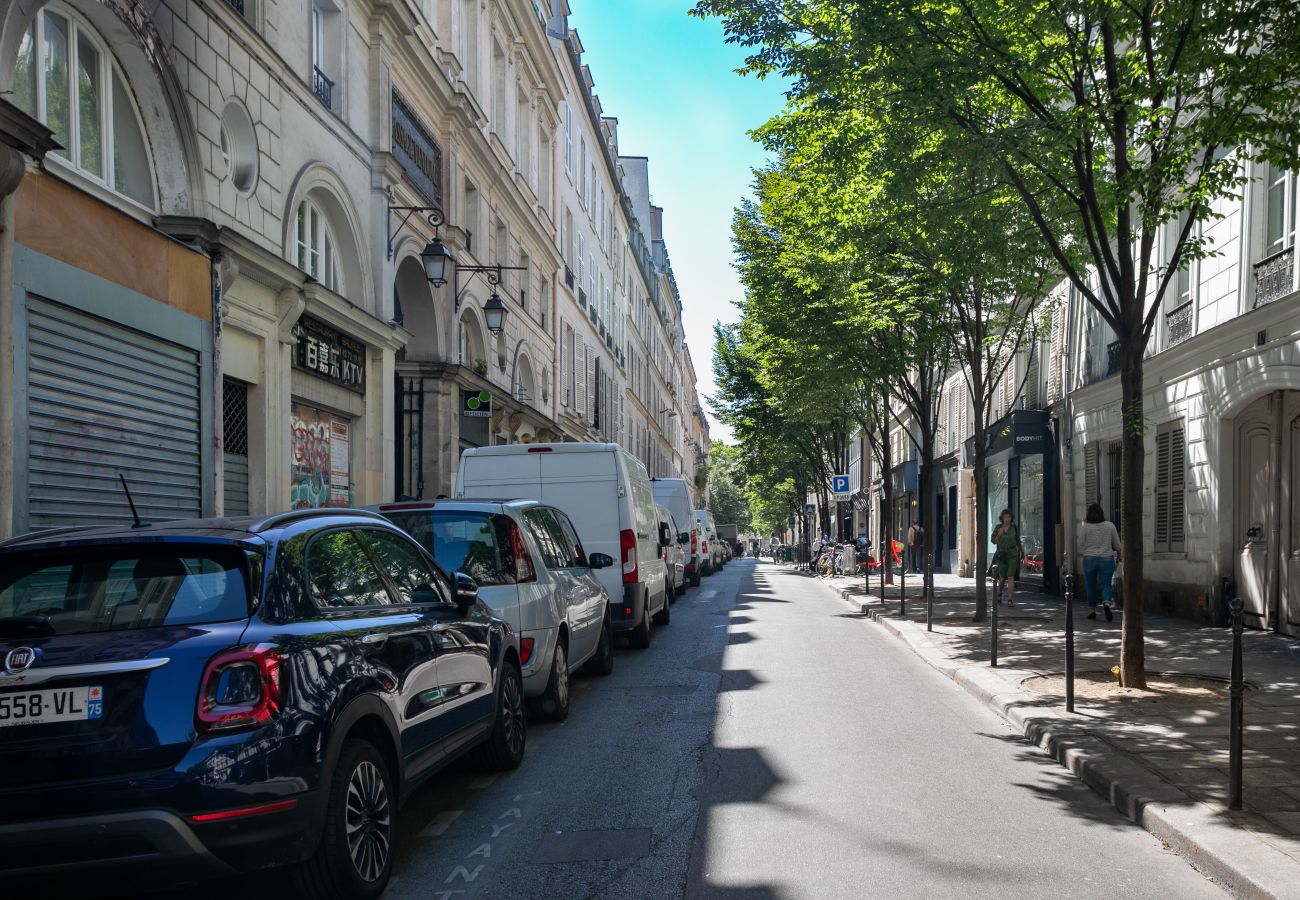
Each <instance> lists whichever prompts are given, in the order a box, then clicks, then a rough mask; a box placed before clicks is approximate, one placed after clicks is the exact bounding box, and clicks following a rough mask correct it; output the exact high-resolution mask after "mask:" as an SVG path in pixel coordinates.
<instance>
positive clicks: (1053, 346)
mask: <svg viewBox="0 0 1300 900" xmlns="http://www.w3.org/2000/svg"><path fill="white" fill-rule="evenodd" d="M1065 313H1066V308H1065V307H1061V308H1059V309H1056V310H1054V311H1053V313H1052V337H1051V341H1050V343H1049V344H1048V353H1049V356H1048V357H1047V358H1048V360H1049V362H1048V366H1049V368H1048V374H1047V402H1049V403H1052V402H1054V401H1056V400H1060V399H1061V397H1062V396H1063V384H1062V382H1063V380H1064V375H1065Z"/></svg>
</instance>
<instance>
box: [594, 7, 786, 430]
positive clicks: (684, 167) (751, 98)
mask: <svg viewBox="0 0 1300 900" xmlns="http://www.w3.org/2000/svg"><path fill="white" fill-rule="evenodd" d="M693 6H694V2H693V0H569V7H570V9H571V10H572V12H573V14H572V16H570V18H569V25H570V27H572V28H576V29H577V30H578V34H579V35H580V36H581V38H582V43H583V46H584V48H585V50H586V52H585V56H584V59H585V61H586V63H587V64H588V65H589V66H590V67H591V74H592V77H593V78H594V80H595V82H596V93H597V94H599V96H600V102H601V106H602V107H603V108H604V111H605V114H606V115H611V116H615V117H616V118H617V119H618V120H619V149H620V151H621V152H622V153H624V154H625V155H628V156H648V157H649V158H650V190H651V193H652V195H653V197H654V201H655V203H656V204H658V205H659V206H662V207H663V208H664V236H665V239H666V240H667V242H668V252H669V254H671V256H672V261H673V273H674V274H675V275H676V277H677V287H678V288H679V289H680V291H681V295H682V317H683V321H684V323H685V327H686V340H687V343H688V344H689V345H690V348H691V357H692V358H693V359H694V360H695V371H696V376H697V377H698V379H699V385H698V387H699V391H700V394H701V395H702V396H703V395H705V394H711V393H712V392H713V323H714V322H716V321H718V320H722V321H724V322H726V321H732V320H733V319H735V318H736V314H737V310H736V308H735V307H734V306H733V305H732V303H733V302H734V301H735V300H737V299H739V297H740V295H741V288H740V282H739V280H738V278H737V276H736V271H735V269H733V268H732V260H733V256H732V249H731V215H732V211H733V210H734V209H735V207H736V205H737V204H738V203H739V202H740V200H741V199H742V198H744V197H745V196H747V195H748V194H749V192H750V173H751V171H752V170H753V169H754V168H755V167H757V166H759V165H761V164H762V162H763V159H764V155H763V151H762V150H761V149H760V148H759V147H758V146H757V145H756V144H755V143H754V142H753V141H752V140H751V139H750V137H749V134H748V132H749V130H750V129H752V128H754V127H756V126H758V125H761V124H762V123H763V122H765V121H766V120H767V119H768V118H770V117H771V116H772V115H774V114H775V113H776V112H777V111H778V110H779V109H780V107H781V104H782V103H783V102H784V96H783V94H782V89H783V85H782V84H781V83H780V82H778V81H775V80H772V79H768V80H765V81H759V80H758V79H756V78H752V77H742V76H740V75H737V74H735V69H736V68H737V67H739V66H740V65H741V64H742V63H743V61H744V57H745V53H744V51H743V50H742V49H741V48H738V47H735V46H729V45H727V44H726V43H725V42H724V40H723V34H722V26H721V24H720V22H719V21H718V20H716V19H709V20H704V21H701V20H699V19H693V18H689V17H688V16H687V15H686V13H687V11H688V10H690V9H691V7H693ZM710 425H711V428H710V433H711V434H712V436H713V438H714V439H715V440H717V439H719V438H721V439H723V440H726V439H728V438H729V437H730V435H729V433H728V431H727V429H726V428H725V426H723V425H721V424H720V423H718V422H716V421H711V423H710Z"/></svg>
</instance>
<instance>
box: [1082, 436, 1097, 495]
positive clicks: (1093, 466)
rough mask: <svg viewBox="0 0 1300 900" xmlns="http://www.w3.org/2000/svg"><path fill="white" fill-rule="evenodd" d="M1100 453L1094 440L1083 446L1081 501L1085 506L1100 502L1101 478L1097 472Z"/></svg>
mask: <svg viewBox="0 0 1300 900" xmlns="http://www.w3.org/2000/svg"><path fill="white" fill-rule="evenodd" d="M1099 456H1100V454H1099V453H1098V448H1097V444H1096V442H1095V441H1094V442H1093V443H1091V444H1088V445H1087V446H1086V447H1084V448H1083V503H1084V506H1087V505H1089V504H1092V503H1100V502H1101V478H1100V477H1099V476H1098V472H1097V462H1098V457H1099Z"/></svg>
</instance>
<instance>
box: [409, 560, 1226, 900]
mask: <svg viewBox="0 0 1300 900" xmlns="http://www.w3.org/2000/svg"><path fill="white" fill-rule="evenodd" d="M400 825H401V834H400V838H399V841H400V843H399V846H400V851H399V853H400V858H399V860H398V863H397V869H396V874H395V877H394V879H393V881H392V885H391V887H390V889H389V892H388V895H387V896H389V897H392V898H421V900H473V898H489V897H491V898H510V900H525V898H548V900H549V898H556V900H570V898H573V900H580V898H591V900H615V898H692V900H694V898H747V900H748V898H753V900H763V898H864V897H872V898H875V897H880V898H907V897H917V898H926V900H935V898H944V897H954V898H957V897H960V898H981V897H989V898H997V900H1007V898H1018V897H1025V898H1043V897H1052V896H1060V897H1071V898H1076V897H1077V898H1093V897H1095V898H1105V900H1115V898H1126V900H1128V898H1148V897H1149V898H1164V897H1169V898H1203V897H1222V896H1224V894H1223V893H1222V892H1221V891H1219V889H1218V888H1217V887H1215V886H1214V885H1213V884H1212V883H1210V882H1208V881H1207V880H1205V879H1204V878H1203V877H1202V876H1201V875H1200V874H1198V873H1197V872H1196V871H1195V870H1194V869H1193V868H1192V867H1191V866H1189V865H1188V864H1187V863H1186V862H1185V861H1183V860H1182V859H1180V858H1179V857H1177V856H1175V855H1173V854H1171V853H1169V852H1168V851H1165V850H1164V849H1162V847H1161V845H1160V843H1159V842H1158V841H1156V840H1155V839H1154V838H1152V837H1151V836H1150V835H1148V834H1146V833H1144V832H1143V831H1141V830H1140V829H1137V828H1135V827H1134V826H1132V825H1130V824H1129V823H1128V822H1126V821H1125V820H1123V819H1121V818H1120V817H1119V815H1118V814H1117V813H1115V812H1114V811H1113V810H1112V809H1111V808H1110V807H1109V806H1107V805H1106V804H1105V803H1103V802H1102V801H1101V800H1100V799H1099V798H1098V797H1096V795H1094V794H1093V793H1092V792H1091V791H1090V790H1088V789H1087V788H1085V787H1083V786H1082V785H1081V784H1080V783H1079V782H1078V781H1076V780H1075V779H1074V778H1073V777H1071V776H1069V775H1068V774H1067V773H1065V772H1064V770H1062V769H1060V768H1059V767H1057V766H1056V765H1055V763H1053V762H1051V761H1050V760H1048V759H1047V758H1046V757H1043V756H1041V755H1039V754H1038V753H1037V752H1036V751H1034V750H1032V749H1031V748H1030V747H1029V746H1028V745H1026V744H1025V743H1023V742H1021V741H1020V740H1018V739H1017V738H1016V736H1015V735H1013V734H1012V733H1011V731H1010V729H1009V728H1008V727H1007V726H1006V725H1005V724H1004V723H1002V721H1001V720H1000V719H998V718H996V717H995V716H994V715H993V714H992V713H990V712H988V711H987V710H985V709H984V708H983V707H981V706H980V705H978V704H977V703H976V702H975V701H974V700H973V699H971V698H970V697H969V696H967V695H966V694H965V693H963V692H962V691H961V690H960V689H959V688H958V687H957V686H955V685H954V684H952V683H951V682H950V681H948V680H947V679H945V678H943V677H942V676H940V675H939V674H937V673H935V672H933V671H932V670H930V669H929V668H928V667H927V666H925V665H924V664H923V663H921V662H920V661H919V660H917V659H916V658H915V657H913V656H912V655H911V653H910V652H909V651H907V650H905V649H904V648H903V646H902V645H901V644H900V643H898V642H897V641H896V640H894V639H892V638H890V637H889V636H888V635H886V634H885V633H884V632H883V631H881V630H879V629H878V628H877V627H876V626H874V625H872V624H871V623H869V622H865V621H863V620H862V619H860V618H859V617H857V616H854V615H850V614H848V612H847V608H846V606H845V604H843V603H841V602H840V601H838V600H836V599H834V598H832V597H831V595H830V594H829V592H826V591H824V590H823V589H822V588H821V586H820V585H818V584H816V583H815V582H814V581H812V580H811V579H808V578H805V577H803V576H800V575H796V574H793V573H790V572H788V571H787V570H785V569H783V568H782V567H777V566H773V565H771V564H765V563H757V564H756V563H754V562H753V561H751V560H740V561H736V562H733V563H731V564H730V565H729V566H728V567H727V568H726V569H725V570H724V571H722V572H721V573H719V574H717V575H715V576H713V577H712V578H709V579H706V580H705V581H704V583H703V584H702V585H701V586H700V587H698V588H694V589H692V590H690V591H689V592H688V593H687V594H686V596H685V597H683V598H682V599H681V600H679V601H678V602H677V604H676V605H675V606H674V607H673V613H672V624H671V625H669V626H667V627H665V628H660V629H657V630H656V632H655V637H654V643H653V645H652V646H651V648H650V649H649V650H647V651H636V650H629V649H623V650H620V652H619V655H618V659H617V664H616V667H615V671H614V674H613V675H612V676H610V677H608V678H603V679H596V678H592V679H582V680H580V681H578V682H576V684H575V697H574V707H573V711H572V713H571V714H570V717H569V720H568V721H567V722H565V723H563V724H561V725H538V726H535V727H533V728H532V729H531V731H530V733H529V746H528V758H527V759H526V760H525V762H524V765H523V767H522V768H520V769H519V770H518V771H517V772H513V773H510V774H508V775H502V776H497V777H485V776H481V775H479V774H478V773H476V772H473V771H470V770H468V769H456V770H452V771H449V772H446V773H443V774H442V775H439V776H438V777H436V778H435V779H433V781H432V782H431V783H430V784H428V785H426V786H425V787H424V788H422V789H421V790H420V791H419V792H418V793H417V794H416V795H415V797H414V798H413V799H412V801H411V802H410V803H409V804H408V805H407V806H406V807H405V809H404V811H403V813H402V816H401V820H400Z"/></svg>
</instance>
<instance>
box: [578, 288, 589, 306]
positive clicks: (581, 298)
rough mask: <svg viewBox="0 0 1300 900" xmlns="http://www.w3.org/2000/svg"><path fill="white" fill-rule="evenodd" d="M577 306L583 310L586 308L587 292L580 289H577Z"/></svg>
mask: <svg viewBox="0 0 1300 900" xmlns="http://www.w3.org/2000/svg"><path fill="white" fill-rule="evenodd" d="M578 305H579V306H581V307H582V308H583V309H586V308H587V292H586V291H584V290H583V289H582V288H578Z"/></svg>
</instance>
